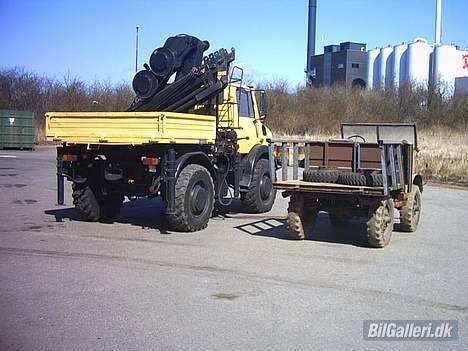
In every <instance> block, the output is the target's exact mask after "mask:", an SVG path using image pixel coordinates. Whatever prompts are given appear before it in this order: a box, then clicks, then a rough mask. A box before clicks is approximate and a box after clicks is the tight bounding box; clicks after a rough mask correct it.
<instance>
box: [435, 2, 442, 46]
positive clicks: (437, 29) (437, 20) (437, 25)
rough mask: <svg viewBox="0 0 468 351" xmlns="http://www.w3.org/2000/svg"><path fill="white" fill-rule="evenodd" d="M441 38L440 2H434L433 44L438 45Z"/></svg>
mask: <svg viewBox="0 0 468 351" xmlns="http://www.w3.org/2000/svg"><path fill="white" fill-rule="evenodd" d="M441 36H442V0H436V18H435V39H434V44H435V45H440V39H441Z"/></svg>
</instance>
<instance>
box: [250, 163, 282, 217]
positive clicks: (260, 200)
mask: <svg viewBox="0 0 468 351" xmlns="http://www.w3.org/2000/svg"><path fill="white" fill-rule="evenodd" d="M275 197H276V190H275V189H274V188H273V183H272V181H271V176H270V169H269V166H268V160H266V159H260V160H258V161H257V163H256V164H255V168H254V173H253V176H252V181H251V183H250V186H249V189H248V190H247V192H246V193H243V194H242V203H243V204H244V206H245V209H246V210H247V211H248V212H250V213H263V212H268V211H270V210H271V208H272V207H273V203H274V202H275Z"/></svg>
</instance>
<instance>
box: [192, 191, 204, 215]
mask: <svg viewBox="0 0 468 351" xmlns="http://www.w3.org/2000/svg"><path fill="white" fill-rule="evenodd" d="M190 198H191V200H192V201H191V207H192V212H193V214H195V215H199V214H201V213H202V212H203V210H204V209H205V207H206V203H207V201H208V193H207V191H206V189H205V188H204V187H202V186H201V185H199V184H197V185H195V186H194V187H193V190H192V191H191V194H190Z"/></svg>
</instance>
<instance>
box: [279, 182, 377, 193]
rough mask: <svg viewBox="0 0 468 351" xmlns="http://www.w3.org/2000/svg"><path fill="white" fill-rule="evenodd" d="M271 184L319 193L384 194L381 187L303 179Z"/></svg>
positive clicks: (289, 189) (280, 188)
mask: <svg viewBox="0 0 468 351" xmlns="http://www.w3.org/2000/svg"><path fill="white" fill-rule="evenodd" d="M273 186H274V187H275V188H276V189H278V190H283V191H291V192H292V191H298V192H306V193H320V194H349V195H363V196H384V188H383V187H369V186H355V185H344V184H336V183H314V182H306V181H303V180H285V181H278V182H274V183H273Z"/></svg>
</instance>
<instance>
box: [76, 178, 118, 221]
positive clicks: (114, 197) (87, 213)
mask: <svg viewBox="0 0 468 351" xmlns="http://www.w3.org/2000/svg"><path fill="white" fill-rule="evenodd" d="M72 187H73V194H72V197H73V204H74V205H75V207H76V208H77V209H78V211H79V212H80V215H81V218H82V219H83V220H85V221H89V222H97V221H99V220H110V219H112V218H114V217H115V216H116V215H117V214H118V213H119V212H120V208H121V207H122V203H123V196H122V195H121V194H120V193H117V192H108V193H107V194H106V195H102V193H101V192H99V191H98V190H96V189H95V188H94V187H91V186H90V185H88V184H77V183H74V184H73V186H72Z"/></svg>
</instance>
